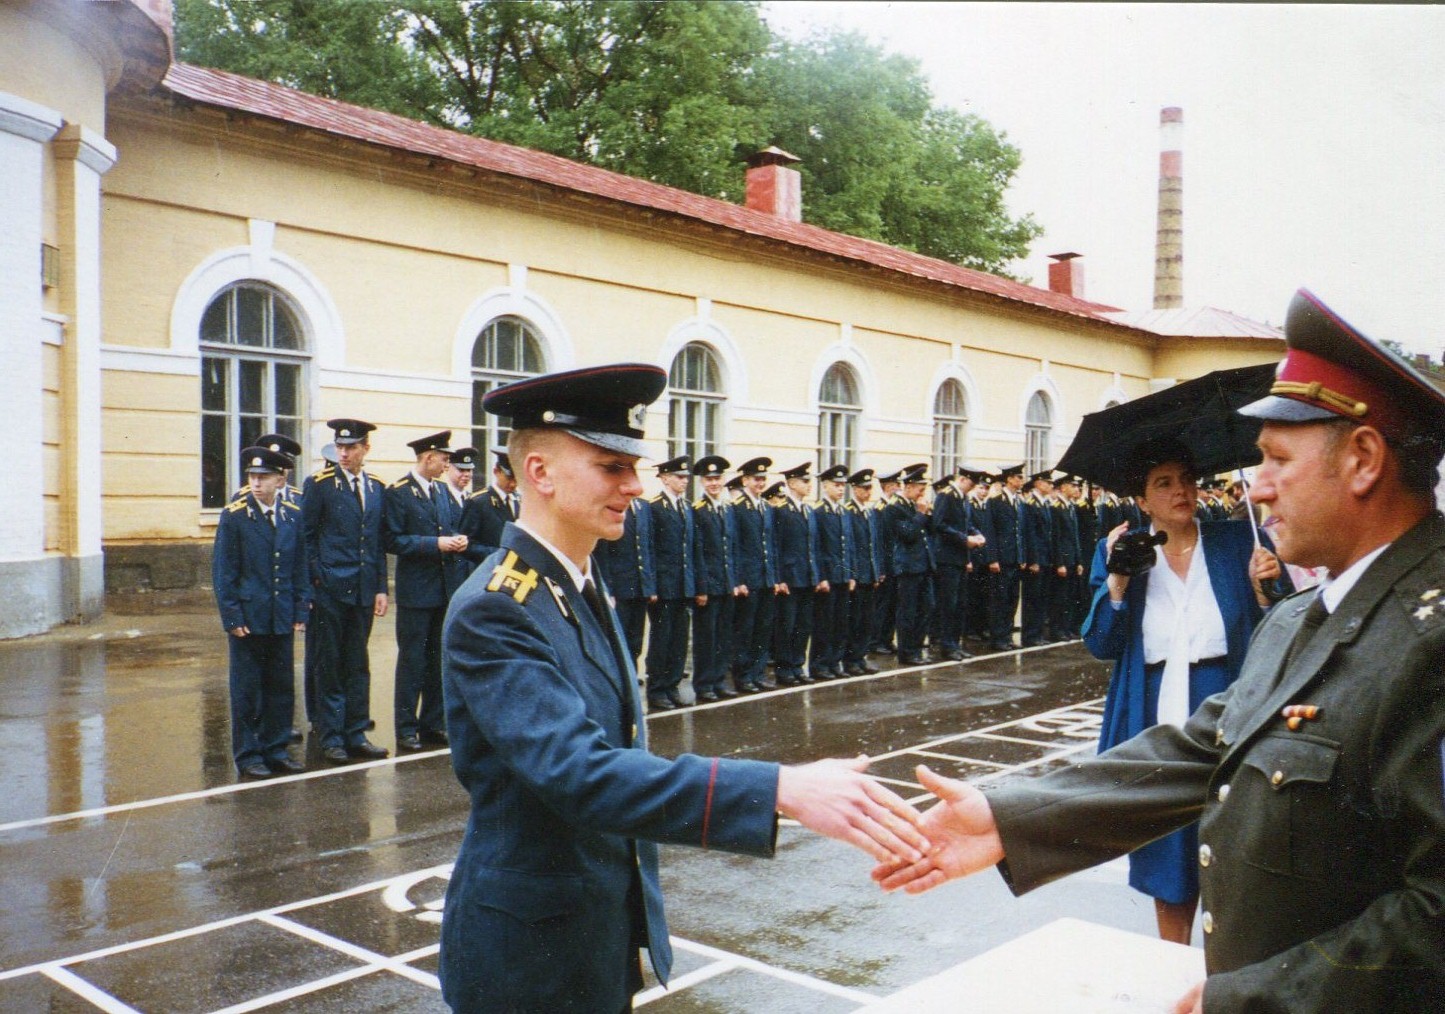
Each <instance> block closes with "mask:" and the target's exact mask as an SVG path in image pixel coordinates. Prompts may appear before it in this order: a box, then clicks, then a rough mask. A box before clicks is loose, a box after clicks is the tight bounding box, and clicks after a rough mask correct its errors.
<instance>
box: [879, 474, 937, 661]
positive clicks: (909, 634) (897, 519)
mask: <svg viewBox="0 0 1445 1014" xmlns="http://www.w3.org/2000/svg"><path fill="white" fill-rule="evenodd" d="M927 470H928V465H927V464H926V463H925V464H918V465H913V466H911V467H910V468H908V469H907V470H906V471H905V472H904V473H903V476H902V478H903V495H902V496H901V497H899V499H898V502H896V503H893V504H890V505H889V507H888V510H889V511H890V512H891V513H892V514H893V532H894V543H893V580H894V581H896V582H897V583H898V664H899V665H919V664H921V663H922V662H924V661H926V659H925V658H924V654H923V637H924V635H925V634H926V633H927V632H928V618H929V616H931V615H932V613H933V567H934V563H933V546H932V545H931V544H930V542H929V536H930V533H931V532H932V529H933V505H932V504H930V503H929V502H928V472H927Z"/></svg>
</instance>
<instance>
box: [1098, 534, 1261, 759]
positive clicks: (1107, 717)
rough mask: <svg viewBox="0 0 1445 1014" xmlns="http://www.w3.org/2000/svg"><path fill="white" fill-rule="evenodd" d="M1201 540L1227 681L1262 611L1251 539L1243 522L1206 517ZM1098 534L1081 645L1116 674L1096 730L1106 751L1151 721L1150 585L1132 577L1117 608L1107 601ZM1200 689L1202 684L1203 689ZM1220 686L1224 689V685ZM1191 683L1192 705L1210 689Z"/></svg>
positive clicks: (1102, 542)
mask: <svg viewBox="0 0 1445 1014" xmlns="http://www.w3.org/2000/svg"><path fill="white" fill-rule="evenodd" d="M1199 530H1200V545H1201V546H1202V547H1203V552H1204V559H1205V562H1206V563H1208V564H1209V584H1210V586H1211V587H1212V588H1213V589H1214V600H1215V601H1216V602H1217V603H1219V612H1220V614H1221V615H1222V616H1223V617H1224V637H1225V644H1226V645H1227V646H1228V652H1227V653H1226V654H1227V658H1228V664H1227V666H1226V668H1227V669H1228V682H1229V683H1233V682H1234V680H1235V679H1236V678H1237V677H1238V676H1239V671H1240V667H1241V666H1242V665H1243V664H1244V653H1245V650H1246V649H1247V648H1248V647H1249V639H1250V637H1251V636H1252V635H1253V634H1254V628H1255V627H1256V626H1257V625H1258V624H1259V621H1260V619H1261V618H1263V616H1264V610H1262V609H1260V607H1259V603H1258V602H1256V601H1255V597H1254V587H1253V586H1252V585H1251V584H1250V583H1249V558H1250V555H1251V554H1252V553H1253V552H1254V538H1253V536H1252V535H1251V534H1250V531H1249V523H1248V522H1246V521H1206V522H1203V523H1202V524H1201V525H1200V526H1199ZM1106 544H1107V539H1104V538H1101V539H1100V540H1099V544H1098V546H1097V547H1096V548H1095V550H1094V564H1093V570H1092V572H1091V573H1090V575H1089V586H1090V588H1091V589H1092V591H1093V593H1094V601H1093V605H1092V606H1091V607H1090V609H1089V615H1088V616H1087V617H1086V618H1085V619H1084V626H1083V638H1084V646H1085V647H1086V648H1088V649H1089V651H1090V653H1091V654H1093V656H1094V657H1095V658H1101V659H1112V660H1113V662H1114V675H1113V677H1112V678H1111V679H1110V681H1109V696H1108V698H1107V699H1106V701H1105V703H1104V725H1103V730H1102V731H1101V732H1100V734H1099V748H1100V750H1105V749H1107V748H1109V747H1111V746H1114V745H1115V744H1117V743H1122V742H1124V740H1126V739H1129V738H1130V737H1132V736H1135V735H1137V734H1138V733H1140V732H1143V731H1144V729H1146V728H1148V727H1149V725H1152V724H1153V723H1152V722H1146V720H1145V714H1144V689H1145V673H1144V598H1145V595H1146V594H1147V591H1148V588H1149V574H1148V573H1144V574H1141V575H1139V576H1138V577H1135V578H1130V580H1129V587H1128V588H1127V589H1125V591H1124V602H1123V605H1122V606H1121V607H1120V608H1119V609H1114V608H1113V607H1112V606H1111V605H1110V604H1109V588H1108V585H1107V584H1105V581H1106V580H1107V579H1108V576H1109V574H1108V571H1107V570H1105V568H1104V561H1105V552H1104V547H1105V545H1106ZM1201 689H1203V688H1201ZM1219 689H1223V688H1222V687H1221V688H1219ZM1195 691H1196V688H1194V687H1191V688H1190V695H1189V705H1190V708H1191V709H1193V708H1197V707H1199V705H1200V704H1201V703H1203V700H1204V698H1205V697H1207V696H1209V694H1208V693H1199V694H1196V692H1195Z"/></svg>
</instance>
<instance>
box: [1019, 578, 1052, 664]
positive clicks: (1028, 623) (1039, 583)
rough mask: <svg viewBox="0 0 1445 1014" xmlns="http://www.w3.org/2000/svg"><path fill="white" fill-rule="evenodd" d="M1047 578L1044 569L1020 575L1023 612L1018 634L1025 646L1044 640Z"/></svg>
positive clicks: (1046, 619) (1047, 604)
mask: <svg viewBox="0 0 1445 1014" xmlns="http://www.w3.org/2000/svg"><path fill="white" fill-rule="evenodd" d="M1048 581H1049V579H1048V576H1047V575H1046V574H1045V573H1044V568H1042V567H1041V568H1039V570H1037V571H1030V570H1025V571H1023V573H1022V574H1021V575H1020V580H1019V584H1020V589H1021V590H1020V593H1019V594H1020V597H1021V598H1022V599H1023V612H1022V615H1021V616H1020V628H1021V629H1020V634H1021V635H1022V637H1023V642H1024V644H1025V645H1030V644H1038V643H1039V642H1040V641H1042V640H1043V639H1044V625H1045V624H1046V623H1047V622H1048V619H1049V587H1048Z"/></svg>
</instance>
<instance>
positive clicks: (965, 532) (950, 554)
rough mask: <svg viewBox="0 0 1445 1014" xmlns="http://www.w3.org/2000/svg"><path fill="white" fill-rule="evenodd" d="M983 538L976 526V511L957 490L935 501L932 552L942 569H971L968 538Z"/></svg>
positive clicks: (940, 495) (939, 495)
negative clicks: (975, 536)
mask: <svg viewBox="0 0 1445 1014" xmlns="http://www.w3.org/2000/svg"><path fill="white" fill-rule="evenodd" d="M981 534H983V533H982V532H980V531H979V530H978V527H977V526H976V525H975V524H974V523H973V507H972V506H971V505H970V504H969V502H968V500H967V498H966V497H964V496H962V495H961V494H960V493H959V492H958V491H957V490H956V489H946V490H944V491H943V492H942V493H940V494H938V496H936V497H934V499H933V552H934V557H935V559H936V561H937V563H938V565H939V566H940V567H959V568H962V567H966V566H968V554H969V548H968V537H969V536H970V535H981Z"/></svg>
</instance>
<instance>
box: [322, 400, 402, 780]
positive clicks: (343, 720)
mask: <svg viewBox="0 0 1445 1014" xmlns="http://www.w3.org/2000/svg"><path fill="white" fill-rule="evenodd" d="M326 425H327V426H329V427H331V430H332V433H333V437H332V443H334V444H335V446H336V458H337V463H336V464H335V465H329V466H327V467H326V468H323V469H322V470H321V471H319V472H317V473H315V474H314V475H311V476H309V477H308V478H307V479H306V486H305V490H306V495H305V497H304V498H303V499H302V501H301V522H302V525H303V527H304V528H305V531H306V562H307V566H308V567H309V568H310V570H311V589H312V602H311V633H312V634H314V635H315V636H316V659H315V661H316V703H317V709H318V720H319V723H320V727H321V728H320V733H321V755H322V757H324V758H325V759H326V760H327V761H328V762H329V763H331V764H345V763H347V762H348V761H349V760H377V759H379V758H381V757H385V756H386V755H387V750H386V749H385V748H384V747H379V746H377V745H375V744H374V743H372V742H370V741H369V740H368V739H367V738H366V729H367V726H368V724H369V723H370V722H371V660H370V658H369V657H368V654H367V642H368V641H369V640H370V639H371V624H372V621H373V620H374V619H375V618H376V617H378V616H385V615H386V609H387V604H388V603H387V597H386V547H385V539H384V534H383V533H384V529H385V522H384V519H385V514H386V502H385V499H386V498H385V492H386V488H385V487H384V486H382V484H381V482H380V481H379V480H377V479H376V478H374V477H373V476H371V475H368V474H367V473H366V471H365V468H364V465H365V463H366V455H367V453H368V452H369V451H370V450H371V440H370V436H369V434H370V433H371V432H372V431H373V430H374V429H376V427H375V426H373V425H372V424H371V423H369V422H364V421H362V420H360V419H331V420H329V421H328V422H327V423H326Z"/></svg>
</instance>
